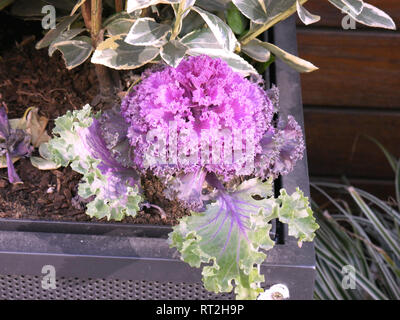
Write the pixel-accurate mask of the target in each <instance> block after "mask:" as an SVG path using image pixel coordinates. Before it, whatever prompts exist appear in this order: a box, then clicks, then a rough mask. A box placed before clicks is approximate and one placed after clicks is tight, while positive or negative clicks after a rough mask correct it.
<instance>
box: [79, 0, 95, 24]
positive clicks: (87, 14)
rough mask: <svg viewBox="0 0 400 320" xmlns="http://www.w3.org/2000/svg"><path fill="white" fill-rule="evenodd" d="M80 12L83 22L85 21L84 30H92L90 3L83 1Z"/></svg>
mask: <svg viewBox="0 0 400 320" xmlns="http://www.w3.org/2000/svg"><path fill="white" fill-rule="evenodd" d="M81 12H82V16H83V20H84V21H85V26H86V28H87V29H88V30H92V23H91V10H90V1H85V2H84V3H83V4H82V6H81Z"/></svg>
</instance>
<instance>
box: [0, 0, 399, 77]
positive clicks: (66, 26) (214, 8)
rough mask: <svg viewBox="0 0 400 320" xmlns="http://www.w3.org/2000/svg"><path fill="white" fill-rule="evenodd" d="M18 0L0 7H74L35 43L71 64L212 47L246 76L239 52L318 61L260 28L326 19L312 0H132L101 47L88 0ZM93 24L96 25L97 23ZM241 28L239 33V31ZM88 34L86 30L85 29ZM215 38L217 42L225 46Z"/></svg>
mask: <svg viewBox="0 0 400 320" xmlns="http://www.w3.org/2000/svg"><path fill="white" fill-rule="evenodd" d="M12 2H13V1H12V0H3V1H1V2H0V10H1V9H2V8H5V7H6V6H9V5H10V6H11V9H12V10H11V12H14V13H15V14H16V15H19V16H23V17H30V18H35V19H37V18H40V16H41V15H42V14H41V12H40V9H41V7H42V6H43V5H45V4H53V5H55V6H56V9H57V13H58V14H59V12H61V13H63V12H67V13H68V14H66V15H65V16H61V17H60V18H59V19H58V20H59V22H58V24H57V26H56V29H54V30H50V31H48V32H47V34H46V35H45V36H44V38H43V39H42V40H40V41H39V42H38V43H37V46H36V47H37V48H38V49H40V48H44V47H47V46H49V47H50V48H49V54H50V55H52V54H53V52H54V51H55V50H60V52H61V53H62V54H63V56H64V60H65V62H66V65H67V68H69V69H72V68H74V67H76V66H78V65H80V64H81V63H83V62H84V61H86V60H87V59H89V58H90V56H91V55H92V52H93V51H94V54H93V57H92V59H91V62H92V63H95V64H102V65H105V66H107V67H110V68H114V69H117V70H125V69H135V68H139V67H141V66H143V65H145V64H147V63H154V62H158V61H160V60H163V61H164V62H166V63H167V64H169V65H171V66H176V65H177V64H178V63H179V61H181V59H182V58H183V57H184V56H185V55H198V54H208V53H209V55H210V56H211V57H219V58H222V59H224V60H225V61H226V62H227V63H228V64H229V65H230V66H231V67H233V68H234V69H235V70H238V71H239V72H241V73H242V74H243V75H244V76H247V75H249V74H251V73H256V70H255V69H254V68H253V67H252V65H251V64H249V63H247V62H246V60H244V59H243V58H242V57H241V56H240V55H239V53H240V52H242V53H244V54H246V55H247V56H248V57H250V58H251V59H254V60H255V61H256V63H257V62H262V63H265V62H267V61H269V60H270V56H271V54H272V55H273V56H275V57H276V58H278V59H281V60H282V61H283V62H285V63H287V64H288V65H289V66H290V67H292V68H294V69H295V70H297V71H299V72H312V71H314V70H316V69H318V68H317V67H315V66H314V65H313V64H312V63H310V62H308V61H305V60H303V59H301V58H298V57H296V56H294V55H292V54H290V53H288V52H285V51H284V50H282V49H281V48H278V47H276V46H275V45H273V44H271V43H268V42H261V41H259V40H257V37H258V36H259V35H260V34H262V33H263V32H265V31H267V30H268V29H270V28H271V27H273V26H274V25H275V24H276V23H278V22H279V21H282V20H284V19H286V18H288V17H289V16H291V15H292V14H294V13H296V12H297V14H298V16H299V18H300V19H301V20H302V21H303V22H304V23H305V24H306V25H308V24H311V23H315V22H317V21H319V20H320V17H319V16H317V15H314V14H312V13H310V12H308V11H307V9H306V8H305V7H304V6H303V5H304V4H305V3H306V2H307V0H232V2H230V1H229V0H218V1H212V3H211V2H210V1H208V2H207V1H204V0H197V1H196V0H185V1H183V0H182V1H180V0H151V1H145V0H127V1H126V11H123V12H119V13H116V14H112V15H111V16H104V17H103V18H104V21H103V24H102V28H103V30H105V31H106V33H105V35H106V38H105V39H104V41H102V42H100V43H98V42H97V40H98V39H93V38H92V43H96V46H97V48H92V47H91V46H89V44H90V41H88V38H82V35H80V34H81V33H82V32H84V31H85V30H80V31H78V30H79V29H80V28H77V27H76V26H77V25H82V24H83V22H82V16H81V15H79V10H80V9H81V8H82V5H83V3H84V1H82V0H79V1H78V0H75V1H72V0H69V1H64V2H63V1H60V0H52V1H50V0H47V1H45V0H33V1H26V0H20V1H15V3H12ZM329 2H330V3H331V4H332V5H334V6H335V7H337V8H338V9H340V10H344V9H346V10H348V11H349V12H348V14H349V15H350V16H351V17H352V18H353V19H355V20H356V21H358V22H359V23H363V24H365V25H367V26H371V27H379V28H387V29H395V28H396V26H395V24H394V22H393V20H392V19H391V18H390V17H389V16H388V15H387V14H386V13H384V12H383V11H381V10H379V9H378V8H376V7H374V6H372V5H370V4H368V3H365V2H364V1H362V0H329ZM22 3H23V5H22ZM161 5H163V7H160V6H161ZM168 5H169V6H168ZM104 6H105V8H104V9H107V10H103V11H104V12H106V13H109V12H110V8H111V10H114V9H113V8H114V2H113V1H110V5H109V3H108V2H107V1H106V2H104ZM108 7H110V8H108ZM168 7H169V9H168ZM161 8H162V10H161ZM69 13H70V14H69ZM143 14H144V15H145V16H143ZM174 16H175V18H174ZM221 17H222V18H221ZM223 17H225V19H224V18H223ZM199 18H200V20H199ZM74 24H75V26H74ZM204 30H209V31H211V33H212V35H213V38H212V39H210V38H209V39H207V40H206V39H205V38H203V39H202V40H206V41H204V42H202V43H200V42H197V44H196V48H195V49H194V48H189V49H188V50H185V45H186V43H185V42H184V39H186V40H185V41H186V42H187V40H188V38H187V37H190V36H189V34H191V36H193V35H194V34H193V31H195V32H198V33H195V34H196V35H201V34H202V31H204ZM86 31H87V33H88V34H90V33H91V30H86ZM235 34H236V35H238V36H239V37H240V38H239V39H236V37H235ZM83 36H84V37H86V35H85V34H84V35H83ZM208 36H209V34H208ZM214 40H216V42H217V43H218V46H219V47H218V50H216V49H217V48H215V43H214ZM157 48H158V49H157ZM130 51H132V52H130ZM160 58H161V59H160ZM271 61H272V60H271ZM265 66H266V64H264V67H265ZM258 67H260V65H259V64H258Z"/></svg>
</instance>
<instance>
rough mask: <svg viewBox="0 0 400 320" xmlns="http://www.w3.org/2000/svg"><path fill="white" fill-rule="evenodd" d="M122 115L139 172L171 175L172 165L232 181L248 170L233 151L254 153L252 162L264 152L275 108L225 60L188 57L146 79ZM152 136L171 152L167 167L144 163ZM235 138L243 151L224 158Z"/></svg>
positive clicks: (132, 93) (128, 102) (236, 147)
mask: <svg viewBox="0 0 400 320" xmlns="http://www.w3.org/2000/svg"><path fill="white" fill-rule="evenodd" d="M121 112H122V114H123V116H124V118H125V120H126V122H127V123H128V124H129V129H128V137H129V139H130V143H131V145H132V146H134V147H135V164H136V165H137V166H138V167H139V168H140V169H143V170H145V169H149V168H150V169H160V168H156V167H163V168H165V169H168V174H170V173H171V170H170V169H171V165H169V166H165V162H167V163H169V164H171V163H173V164H174V168H175V169H174V170H175V172H176V173H179V172H181V171H184V172H195V171H197V170H198V169H199V168H202V167H204V168H205V169H206V170H208V171H210V172H214V173H216V174H220V175H222V176H224V180H229V179H230V178H232V177H233V176H235V175H238V174H242V171H243V168H245V167H246V164H245V163H244V162H243V161H241V160H240V159H239V160H238V161H234V160H235V157H234V156H232V153H233V152H234V151H235V150H239V151H243V150H246V148H247V149H248V150H251V154H250V155H248V154H247V157H248V159H245V158H243V159H245V160H250V161H252V160H253V159H254V157H255V154H256V153H257V152H259V151H261V149H260V148H259V146H258V142H259V140H260V139H261V138H262V136H263V134H264V132H265V131H266V130H268V128H269V127H270V126H271V121H272V117H273V105H272V103H271V101H270V100H269V98H268V95H267V94H266V92H265V91H264V90H263V88H262V87H261V86H259V85H258V84H256V83H253V82H251V81H249V80H247V79H245V78H243V77H242V76H241V75H240V74H238V73H235V72H234V71H233V70H232V69H231V68H230V67H229V66H228V65H227V64H226V63H225V62H224V61H222V60H221V59H212V58H210V57H207V56H205V55H203V56H197V57H189V58H187V59H186V60H183V61H182V62H181V63H180V64H179V66H178V67H177V68H172V67H165V68H163V69H162V70H161V71H157V72H153V73H151V74H146V78H145V79H143V80H142V82H141V83H140V84H139V85H137V86H136V87H135V88H134V89H133V90H132V91H131V92H130V94H129V95H128V96H127V97H126V98H125V99H124V101H123V102H122V105H121ZM154 130H158V131H159V132H160V134H159V135H160V139H159V140H158V141H160V140H163V143H164V144H165V149H166V150H168V153H165V154H164V155H163V156H166V157H167V161H164V163H161V162H162V161H160V162H159V163H156V164H153V163H148V162H146V161H145V160H146V156H147V155H148V154H151V153H152V152H153V149H154V140H151V141H148V140H147V134H148V133H150V132H152V131H154ZM229 135H230V136H231V137H229ZM235 136H236V137H237V140H238V143H237V144H238V145H240V146H237V145H236V146H235V145H234V144H232V147H228V148H227V150H228V151H227V153H226V151H225V150H224V147H225V146H229V145H228V142H229V140H227V139H232V140H233V139H234V137H235ZM246 141H251V144H252V147H254V148H250V146H249V145H247V144H246ZM204 143H206V144H208V148H204ZM171 150H172V151H171ZM202 151H209V152H202ZM225 154H226V155H225ZM211 155H212V157H211ZM190 156H193V157H192V158H190ZM229 157H230V158H231V159H233V160H232V161H230V160H229ZM161 158H162V159H163V157H161ZM188 158H190V160H188ZM227 158H228V161H225V160H226V159H227ZM243 159H242V160H243ZM160 173H161V174H162V172H160Z"/></svg>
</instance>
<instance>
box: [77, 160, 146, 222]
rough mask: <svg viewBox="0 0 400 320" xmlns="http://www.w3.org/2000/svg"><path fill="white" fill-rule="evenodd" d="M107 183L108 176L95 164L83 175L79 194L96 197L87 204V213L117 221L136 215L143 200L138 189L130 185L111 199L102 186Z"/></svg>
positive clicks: (91, 215) (83, 196) (85, 196)
mask: <svg viewBox="0 0 400 320" xmlns="http://www.w3.org/2000/svg"><path fill="white" fill-rule="evenodd" d="M94 164H95V162H94ZM96 165H97V164H96ZM106 184H107V178H106V177H105V176H103V175H102V174H101V172H100V171H99V170H98V169H96V168H95V165H94V166H93V168H92V170H90V171H88V172H87V173H86V174H85V175H84V176H83V178H82V182H81V183H80V184H79V186H78V194H79V195H80V196H81V197H82V198H85V199H87V198H90V197H94V200H93V201H91V202H89V203H88V204H87V209H86V214H87V215H89V216H90V217H95V218H98V219H102V218H107V220H115V221H121V220H122V219H123V218H125V217H126V216H131V217H134V216H135V215H136V213H137V212H138V211H139V210H140V206H139V203H140V202H142V200H143V198H142V197H141V196H140V194H139V192H138V189H137V188H132V187H129V186H128V187H127V191H126V194H124V195H122V196H120V197H118V198H114V199H110V198H108V197H107V195H106V194H104V193H103V189H102V186H104V185H106Z"/></svg>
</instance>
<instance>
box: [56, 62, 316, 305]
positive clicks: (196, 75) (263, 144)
mask: <svg viewBox="0 0 400 320" xmlns="http://www.w3.org/2000/svg"><path fill="white" fill-rule="evenodd" d="M278 101H279V92H278V89H277V88H276V87H273V88H271V89H268V90H265V89H264V88H263V87H262V83H260V81H259V79H256V80H255V81H252V80H248V79H246V78H244V77H243V76H242V75H240V74H238V73H236V72H234V71H233V70H232V69H231V68H230V67H229V66H228V65H227V64H226V63H225V62H224V61H223V60H221V59H212V58H210V57H208V56H205V55H201V56H196V57H189V58H186V59H185V60H182V62H181V63H180V64H179V65H178V66H177V67H176V68H174V67H170V66H157V67H155V68H153V69H149V70H146V71H145V72H144V73H143V74H142V78H141V82H140V83H139V84H138V85H136V86H135V87H134V88H133V89H132V91H131V92H130V93H129V94H128V95H127V96H126V97H125V98H124V99H123V101H122V104H121V108H120V110H119V109H113V110H107V111H105V112H103V113H99V114H92V112H91V109H90V107H89V106H86V107H85V108H84V109H83V110H81V111H74V112H73V113H70V112H69V113H67V114H66V115H65V116H64V117H61V118H59V119H57V120H56V127H55V129H54V131H53V133H54V134H55V135H56V137H55V138H53V139H52V140H51V141H50V143H49V150H50V152H51V153H52V159H51V160H52V161H54V162H56V163H58V164H61V165H64V166H65V165H68V164H70V165H71V167H72V168H73V169H74V170H76V171H78V172H80V173H82V174H83V175H84V176H83V183H81V184H80V186H79V194H80V195H81V196H82V197H85V198H89V199H90V200H92V201H91V202H90V203H89V204H88V205H87V213H88V214H89V215H91V216H95V217H98V218H102V217H107V218H108V219H115V220H121V219H122V218H124V217H125V216H126V215H131V216H133V215H135V214H136V212H137V211H138V210H139V208H140V207H141V206H147V207H148V206H153V207H157V206H156V205H155V204H149V203H143V201H144V197H143V196H142V195H141V194H140V191H141V185H140V175H141V174H144V173H146V172H147V171H148V170H151V171H153V173H154V174H156V175H157V176H158V177H159V178H160V179H161V181H162V182H164V185H165V190H164V194H165V196H166V197H167V198H169V199H178V200H179V201H180V202H181V204H182V205H183V206H184V207H186V208H188V209H190V210H191V215H190V216H186V217H184V218H182V219H181V220H180V223H179V225H177V226H174V228H173V231H172V232H171V233H170V235H169V239H168V241H169V244H170V246H171V247H175V248H177V250H178V251H179V252H180V254H181V259H183V260H184V261H186V262H187V263H189V264H190V265H191V266H193V267H202V268H203V271H202V275H203V282H204V286H205V288H206V289H208V290H210V291H214V292H216V293H218V292H230V291H232V290H233V287H235V289H234V290H235V293H236V297H237V298H238V299H256V298H257V296H258V295H259V294H260V293H262V292H263V289H262V287H261V282H263V281H264V276H263V275H261V274H260V272H259V270H260V264H261V263H262V262H263V261H264V260H265V257H266V254H265V250H269V249H271V248H272V247H273V246H274V241H273V240H272V239H271V238H270V229H271V224H270V222H271V221H272V220H273V219H279V220H280V221H281V222H283V223H286V224H288V226H289V228H288V230H289V235H291V236H295V237H297V238H298V241H299V245H301V243H302V241H312V239H313V237H314V232H315V230H316V229H317V228H318V225H317V224H316V223H315V218H314V217H313V215H312V211H311V209H310V207H309V203H308V198H306V197H304V195H303V193H302V192H301V191H300V190H299V189H297V190H296V191H295V192H294V193H292V194H290V195H289V194H288V193H287V192H286V191H285V190H284V189H282V190H280V196H279V197H277V198H275V197H274V195H273V192H272V190H273V185H272V183H273V179H274V178H276V177H278V176H279V175H283V174H287V173H289V172H290V171H292V170H293V168H294V166H295V163H296V162H297V161H298V160H299V159H301V158H302V156H303V152H304V139H303V134H302V130H301V128H300V126H299V125H298V123H297V122H296V120H295V119H294V118H293V117H292V116H288V117H287V119H283V120H282V119H280V120H279V121H278V120H277V119H278V118H279V117H278V116H277V112H278V110H279V106H278ZM160 210H162V209H161V208H160ZM167 214H168V213H167Z"/></svg>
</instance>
